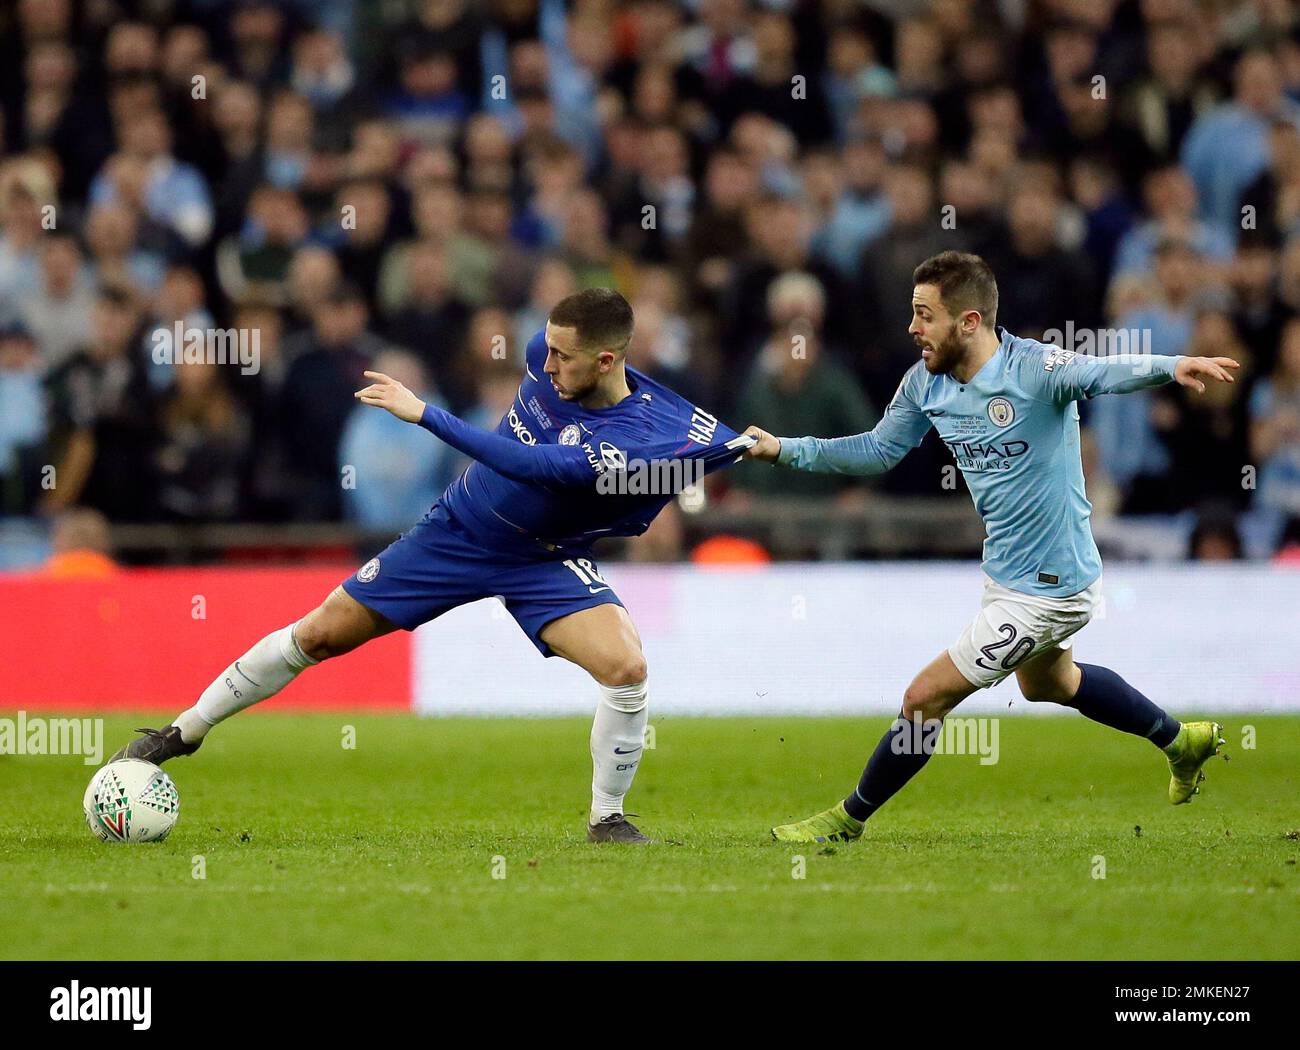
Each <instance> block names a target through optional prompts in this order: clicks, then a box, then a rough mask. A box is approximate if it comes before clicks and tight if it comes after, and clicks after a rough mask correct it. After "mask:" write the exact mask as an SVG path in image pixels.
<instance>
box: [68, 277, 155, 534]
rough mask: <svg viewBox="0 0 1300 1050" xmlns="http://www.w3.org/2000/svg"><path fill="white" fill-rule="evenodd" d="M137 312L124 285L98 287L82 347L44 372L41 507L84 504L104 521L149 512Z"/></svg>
mask: <svg viewBox="0 0 1300 1050" xmlns="http://www.w3.org/2000/svg"><path fill="white" fill-rule="evenodd" d="M140 323H141V312H140V307H139V304H138V303H137V302H136V299H135V296H134V294H133V293H132V292H131V290H130V289H129V288H124V287H122V286H118V285H103V286H101V287H100V289H99V292H98V294H97V296H96V299H95V308H94V312H93V314H92V319H91V337H90V341H89V342H88V343H87V344H86V346H85V347H83V348H82V349H80V350H78V351H77V352H76V353H74V354H73V355H72V356H71V357H70V358H69V359H68V360H67V361H65V362H64V363H63V364H62V365H60V366H59V367H58V368H56V369H54V371H53V372H51V373H50V375H49V378H48V380H47V382H48V387H49V399H50V401H49V403H50V455H51V459H50V463H51V464H52V465H53V467H54V472H53V474H52V475H51V477H52V481H53V484H52V486H51V487H50V488H49V490H48V491H46V492H45V493H44V494H43V496H44V498H43V505H44V507H45V509H46V510H49V511H60V510H66V509H68V508H70V507H74V506H77V505H85V506H88V507H93V508H94V509H96V510H98V511H100V512H101V513H103V514H104V515H105V516H106V517H107V518H108V519H109V520H110V521H148V520H150V519H151V518H152V517H153V514H154V512H155V503H154V495H155V486H154V475H153V472H152V470H151V469H150V467H149V464H150V463H151V460H152V453H153V450H154V448H155V447H156V440H157V428H156V426H155V423H154V420H155V416H154V412H153V405H154V397H153V394H152V392H151V391H150V387H149V381H148V377H147V375H146V372H145V367H144V364H143V355H141V354H140V353H139V352H138V348H139V345H140Z"/></svg>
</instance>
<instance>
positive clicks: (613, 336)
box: [550, 288, 632, 353]
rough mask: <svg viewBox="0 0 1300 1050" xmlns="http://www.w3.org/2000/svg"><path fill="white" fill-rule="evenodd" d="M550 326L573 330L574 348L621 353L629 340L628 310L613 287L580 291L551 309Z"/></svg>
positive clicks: (629, 323)
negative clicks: (574, 329) (576, 341)
mask: <svg viewBox="0 0 1300 1050" xmlns="http://www.w3.org/2000/svg"><path fill="white" fill-rule="evenodd" d="M550 321H551V324H553V325H555V326H556V327H559V328H576V329H577V331H578V345H579V346H582V347H585V348H587V349H594V350H613V351H614V352H615V353H622V352H623V351H624V350H626V349H627V344H628V343H629V342H631V340H632V307H631V306H629V305H628V301H627V300H626V299H624V298H623V296H621V295H620V294H619V293H618V292H616V291H615V290H614V289H613V288H584V289H583V290H582V291H580V292H575V293H574V294H573V295H566V296H565V297H564V298H563V299H561V300H560V301H559V302H558V303H556V304H555V307H554V309H552V310H551V316H550Z"/></svg>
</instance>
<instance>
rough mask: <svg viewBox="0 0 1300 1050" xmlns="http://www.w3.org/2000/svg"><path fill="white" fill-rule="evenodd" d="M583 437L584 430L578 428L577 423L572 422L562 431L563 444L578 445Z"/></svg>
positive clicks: (561, 441) (561, 439) (561, 442)
mask: <svg viewBox="0 0 1300 1050" xmlns="http://www.w3.org/2000/svg"><path fill="white" fill-rule="evenodd" d="M581 437H582V431H581V430H579V429H578V424H577V423H570V424H569V425H568V426H567V427H565V428H564V429H563V430H561V431H560V444H561V445H576V444H577V443H578V441H579V439H580V438H581Z"/></svg>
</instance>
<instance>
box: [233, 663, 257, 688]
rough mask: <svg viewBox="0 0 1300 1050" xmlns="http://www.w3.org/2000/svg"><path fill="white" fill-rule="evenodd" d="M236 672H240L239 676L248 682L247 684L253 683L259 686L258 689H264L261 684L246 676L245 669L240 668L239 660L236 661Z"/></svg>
mask: <svg viewBox="0 0 1300 1050" xmlns="http://www.w3.org/2000/svg"><path fill="white" fill-rule="evenodd" d="M235 670H236V671H238V672H239V676H240V677H241V678H243V679H244V681H246V682H252V683H253V685H255V686H257V688H258V689H261V688H262V686H261V683H259V682H253V680H252V679H251V678H249V677H248V675H246V674H244V669H243V668H242V667H240V666H239V661H238V660H236V661H235Z"/></svg>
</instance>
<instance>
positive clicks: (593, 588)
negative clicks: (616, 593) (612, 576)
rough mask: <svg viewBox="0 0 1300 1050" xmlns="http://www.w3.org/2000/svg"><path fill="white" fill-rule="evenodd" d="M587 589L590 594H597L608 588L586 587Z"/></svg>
mask: <svg viewBox="0 0 1300 1050" xmlns="http://www.w3.org/2000/svg"><path fill="white" fill-rule="evenodd" d="M587 590H589V591H590V592H591V593H592V594H599V593H600V592H601V591H607V590H609V588H608V587H588V588H587Z"/></svg>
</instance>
